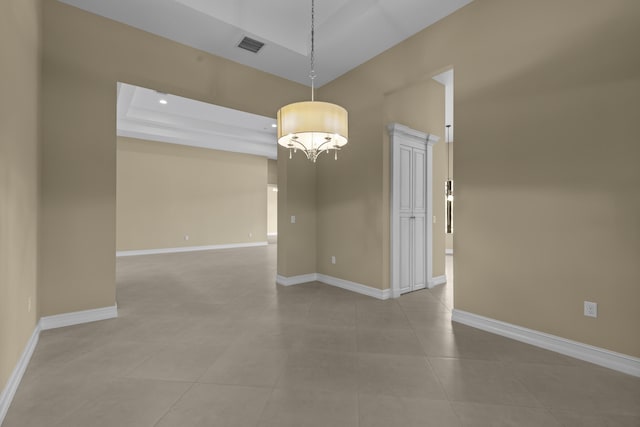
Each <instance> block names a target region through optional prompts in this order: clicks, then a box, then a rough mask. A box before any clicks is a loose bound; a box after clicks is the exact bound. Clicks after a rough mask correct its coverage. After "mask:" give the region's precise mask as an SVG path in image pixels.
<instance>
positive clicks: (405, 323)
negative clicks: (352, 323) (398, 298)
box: [356, 306, 411, 329]
mask: <svg viewBox="0 0 640 427" xmlns="http://www.w3.org/2000/svg"><path fill="white" fill-rule="evenodd" d="M392 307H397V306H392ZM356 319H357V326H358V328H368V329H411V323H409V319H407V316H406V315H405V313H404V311H402V309H399V308H396V309H389V310H374V311H365V310H363V309H360V310H358V314H357V318H356Z"/></svg>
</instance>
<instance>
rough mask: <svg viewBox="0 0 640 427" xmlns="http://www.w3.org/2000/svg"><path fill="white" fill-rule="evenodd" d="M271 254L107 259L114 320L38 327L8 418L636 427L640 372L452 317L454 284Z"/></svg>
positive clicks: (62, 424)
mask: <svg viewBox="0 0 640 427" xmlns="http://www.w3.org/2000/svg"><path fill="white" fill-rule="evenodd" d="M275 257H276V247H275V245H270V246H268V247H263V248H250V249H239V250H224V251H208V252H193V253H183V254H167V255H155V256H140V257H130V258H120V259H118V260H117V270H118V272H117V281H118V285H117V299H118V307H119V316H120V317H119V318H118V319H113V320H106V321H102V322H95V323H91V324H85V325H79V326H72V327H67V328H62V329H57V330H51V331H46V332H43V333H42V335H41V337H40V342H39V344H38V347H37V349H36V351H35V353H34V355H33V358H32V361H31V364H30V366H29V368H28V370H27V372H26V374H25V376H24V378H23V381H22V384H21V386H20V388H19V390H18V393H17V394H16V397H15V399H14V401H13V404H12V406H11V408H10V410H9V413H8V414H7V417H6V419H5V422H4V424H3V427H18V426H19V427H30V426H38V427H42V426H52V427H56V426H57V427H76V426H78V427H79V426H82V427H87V426H92V427H101V426H118V427H124V426H136V427H146V426H149V427H151V426H157V427H169V426H181V427H184V426H241V427H250V426H261V427H267V426H273V427H276V426H277V427H287V426H296V427H298V426H307V427H313V426H323V427H326V426H336V427H349V426H360V427H373V426H384V427H388V426H407V427H411V426H421V427H424V426H437V427H447V426H492V427H493V426H518V427H526V426H536V427H538V426H546V427H553V426H566V427H569V426H571V427H573V426H581V427H585V426H586V427H589V426H594V427H595V426H598V427H603V426H629V427H630V426H635V427H638V426H640V379H638V378H634V377H630V376H626V375H623V374H620V373H617V372H614V371H610V370H607V369H604V368H600V367H596V366H593V365H589V364H587V363H584V362H581V361H577V360H574V359H571V358H568V357H565V356H562V355H558V354H555V353H551V352H548V351H545V350H541V349H538V348H535V347H531V346H528V345H525V344H522V343H518V342H515V341H511V340H508V339H505V338H502V337H499V336H494V335H491V334H488V333H485V332H482V331H478V330H474V329H472V328H469V327H465V326H462V325H458V324H452V323H451V321H450V315H451V307H452V289H451V285H444V286H441V287H438V288H436V289H434V290H430V291H429V290H424V291H419V292H415V293H412V294H409V295H404V296H402V297H401V298H399V299H398V300H389V301H378V300H375V299H372V298H369V297H365V296H361V295H357V294H354V293H350V292H347V291H343V290H341V289H337V288H333V287H330V286H327V285H323V284H320V283H310V284H305V285H299V286H293V287H289V288H285V287H282V286H276V285H275V284H274V281H275V273H276V272H275ZM447 258H448V265H447V270H448V271H447V273H448V277H452V260H451V257H447Z"/></svg>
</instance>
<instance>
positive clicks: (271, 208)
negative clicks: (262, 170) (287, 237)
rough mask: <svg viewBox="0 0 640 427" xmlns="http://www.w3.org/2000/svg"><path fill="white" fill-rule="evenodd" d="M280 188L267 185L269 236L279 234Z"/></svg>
mask: <svg viewBox="0 0 640 427" xmlns="http://www.w3.org/2000/svg"><path fill="white" fill-rule="evenodd" d="M277 191H278V186H277V185H267V234H272V235H273V234H278V192H277Z"/></svg>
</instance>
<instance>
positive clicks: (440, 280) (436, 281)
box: [427, 275, 447, 289]
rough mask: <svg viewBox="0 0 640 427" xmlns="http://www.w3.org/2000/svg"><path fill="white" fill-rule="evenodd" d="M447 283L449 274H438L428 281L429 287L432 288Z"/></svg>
mask: <svg viewBox="0 0 640 427" xmlns="http://www.w3.org/2000/svg"><path fill="white" fill-rule="evenodd" d="M445 283H447V276H444V275H442V276H436V277H434V278H433V279H431V280H428V281H427V288H429V289H432V288H435V287H436V286H439V285H444V284H445Z"/></svg>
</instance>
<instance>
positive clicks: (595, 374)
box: [509, 363, 640, 416]
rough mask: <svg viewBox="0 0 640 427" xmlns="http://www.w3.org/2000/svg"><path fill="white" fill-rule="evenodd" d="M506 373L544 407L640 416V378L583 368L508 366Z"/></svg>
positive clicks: (605, 370)
mask: <svg viewBox="0 0 640 427" xmlns="http://www.w3.org/2000/svg"><path fill="white" fill-rule="evenodd" d="M509 370H510V371H511V372H512V373H513V374H514V375H515V376H516V377H517V378H518V379H519V380H520V381H521V382H522V383H523V384H524V385H525V386H526V387H527V389H528V390H530V391H531V393H532V394H533V395H534V396H535V397H536V398H537V399H538V400H539V401H540V402H542V403H543V404H544V405H545V406H546V407H547V408H552V409H556V410H565V411H574V412H579V413H583V414H594V415H600V414H614V415H634V416H640V378H636V377H631V376H628V375H624V374H621V373H618V372H614V371H610V370H608V369H605V368H599V367H586V366H561V365H543V364H528V363H511V364H509Z"/></svg>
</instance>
